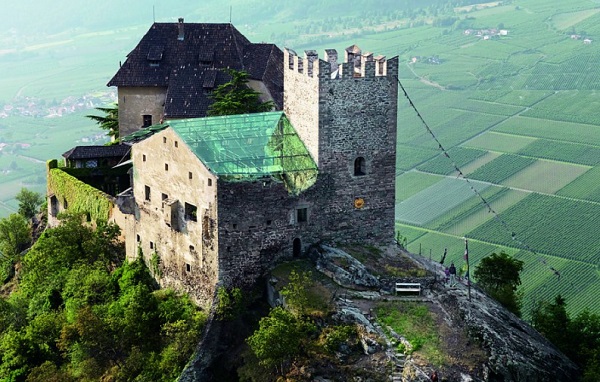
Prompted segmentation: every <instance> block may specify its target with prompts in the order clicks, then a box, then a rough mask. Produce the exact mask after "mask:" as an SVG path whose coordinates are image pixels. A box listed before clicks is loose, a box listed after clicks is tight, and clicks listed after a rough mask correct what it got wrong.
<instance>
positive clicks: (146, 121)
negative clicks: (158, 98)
mask: <svg viewBox="0 0 600 382" xmlns="http://www.w3.org/2000/svg"><path fill="white" fill-rule="evenodd" d="M142 123H143V125H142V127H149V126H152V115H150V114H144V115H143V116H142Z"/></svg>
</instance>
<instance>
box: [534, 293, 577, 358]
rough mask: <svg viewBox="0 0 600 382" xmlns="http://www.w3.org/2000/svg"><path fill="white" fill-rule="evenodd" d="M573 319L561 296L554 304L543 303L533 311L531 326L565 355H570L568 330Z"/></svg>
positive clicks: (556, 298) (537, 305)
mask: <svg viewBox="0 0 600 382" xmlns="http://www.w3.org/2000/svg"><path fill="white" fill-rule="evenodd" d="M570 324H571V319H570V317H569V315H568V314H567V304H566V302H565V299H564V298H562V296H561V295H558V296H556V297H555V299H554V302H553V303H548V302H546V301H542V302H540V303H538V304H536V306H535V307H534V308H533V309H532V312H531V325H532V326H533V327H534V328H535V329H536V330H537V331H538V332H540V334H541V335H543V336H544V337H546V339H547V340H548V341H550V342H552V343H553V344H554V345H555V346H556V347H557V348H559V349H560V350H561V351H562V352H565V354H569V353H568V351H569V350H571V349H570V347H571V343H570V338H571V336H570V335H569V332H568V330H567V329H568V328H569V325H570Z"/></svg>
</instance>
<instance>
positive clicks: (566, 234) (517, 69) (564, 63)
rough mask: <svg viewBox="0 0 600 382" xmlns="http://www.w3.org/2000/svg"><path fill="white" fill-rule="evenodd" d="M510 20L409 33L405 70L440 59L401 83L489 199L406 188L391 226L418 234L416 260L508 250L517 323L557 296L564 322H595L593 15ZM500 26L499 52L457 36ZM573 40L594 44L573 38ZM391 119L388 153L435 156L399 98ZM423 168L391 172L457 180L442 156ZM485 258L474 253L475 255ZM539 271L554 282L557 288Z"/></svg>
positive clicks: (500, 16) (598, 76)
mask: <svg viewBox="0 0 600 382" xmlns="http://www.w3.org/2000/svg"><path fill="white" fill-rule="evenodd" d="M518 8H519V9H515V7H514V6H511V5H507V6H499V7H494V8H489V9H486V10H483V11H472V12H469V13H468V17H469V19H468V20H465V21H464V22H463V23H462V24H461V25H462V28H457V30H449V31H441V32H442V33H441V34H440V30H439V29H437V30H436V28H431V29H430V32H431V35H430V36H428V37H426V36H425V34H424V32H423V31H422V30H419V34H420V37H422V40H421V41H420V42H419V43H418V44H415V46H414V48H413V49H408V50H407V51H406V53H405V52H404V51H400V52H401V57H404V58H405V59H406V60H407V61H408V60H409V59H410V58H411V57H413V56H417V55H420V56H426V57H427V56H434V55H436V56H438V57H439V59H440V64H437V65H432V64H428V63H426V62H424V61H422V60H420V61H418V62H417V63H414V64H406V67H405V68H404V67H403V66H402V65H401V67H400V73H401V81H402V82H403V84H406V88H407V91H408V92H409V96H410V97H411V99H412V101H413V103H414V105H415V106H416V108H417V109H418V111H419V113H420V114H421V116H422V117H423V118H424V119H425V121H426V123H427V124H428V125H429V127H430V128H431V130H432V131H433V133H434V134H435V135H436V137H437V138H438V140H439V141H440V143H441V144H442V145H443V147H444V148H446V149H447V150H448V153H449V155H450V157H451V158H453V160H454V163H455V164H456V165H457V166H458V167H459V168H460V169H461V170H462V173H463V174H466V176H467V177H468V178H469V179H478V180H482V181H485V182H490V183H493V184H496V185H497V186H494V187H489V188H486V189H484V190H480V191H479V195H477V194H476V193H475V192H473V191H472V190H469V193H470V194H471V196H470V197H467V196H466V195H465V194H461V193H460V192H457V188H456V186H450V184H451V183H448V184H447V185H446V183H444V182H443V181H440V182H437V183H435V184H434V185H432V184H431V183H429V182H425V179H426V178H423V180H421V179H420V178H419V177H417V176H413V178H411V181H413V182H415V183H416V184H415V185H414V186H412V187H408V189H410V190H412V191H411V193H410V195H405V196H403V198H401V199H398V204H397V206H396V212H397V216H396V218H397V221H398V223H399V224H400V226H399V229H400V230H405V231H406V230H407V229H408V227H412V229H422V230H423V231H422V232H423V234H422V235H419V236H418V238H416V239H414V240H413V241H409V249H410V250H411V251H413V252H417V251H418V250H419V248H421V251H422V254H423V255H424V256H428V255H429V251H432V253H433V254H434V256H433V257H436V256H438V257H439V256H440V255H441V251H443V247H444V246H446V245H447V246H448V247H452V248H453V249H452V250H453V252H455V253H460V252H461V247H462V239H461V238H462V237H463V236H468V237H472V238H474V239H477V240H476V241H477V242H481V243H488V245H489V244H493V245H495V246H496V248H497V250H502V249H504V250H506V248H508V247H512V248H513V249H511V251H512V252H513V253H517V252H518V254H517V257H519V258H521V259H522V260H524V261H525V270H524V273H523V290H524V292H525V300H524V302H525V309H524V313H525V315H526V316H527V315H528V312H527V309H528V308H529V307H531V306H532V305H531V304H532V302H533V301H539V300H540V299H552V298H553V297H554V296H555V295H556V294H558V293H560V294H562V295H563V296H566V298H567V304H568V307H569V309H570V310H571V311H572V312H574V313H576V312H579V311H581V310H582V309H584V308H586V307H588V308H590V309H592V310H593V311H595V312H596V313H600V304H599V303H598V302H597V299H596V298H595V297H594V296H597V295H598V293H599V292H600V273H599V272H598V266H599V265H600V264H599V261H600V260H599V259H600V253H598V250H597V248H600V238H599V237H598V235H597V234H596V226H598V218H597V217H596V216H598V215H599V214H600V210H598V206H599V204H596V203H600V143H598V142H600V126H599V125H600V71H599V70H598V69H597V62H598V61H599V60H600V55H599V54H598V53H597V47H596V45H597V41H594V40H596V38H595V37H597V36H595V35H594V34H595V33H598V34H600V11H599V10H598V8H597V6H595V5H594V4H591V3H590V4H579V3H578V4H572V3H568V2H565V1H559V0H549V1H543V0H525V1H523V2H520V3H519V7H518ZM525 10H526V11H525ZM501 23H502V24H503V26H504V28H506V29H507V30H508V31H509V32H508V35H507V36H504V37H500V38H497V39H490V40H488V41H483V40H482V39H480V38H477V37H474V36H466V35H464V34H463V33H462V32H463V29H465V28H466V27H467V25H468V27H470V28H473V29H484V28H489V27H495V26H497V25H499V24H501ZM573 33H579V34H581V35H584V36H590V38H591V39H592V40H593V41H592V43H591V44H584V43H583V38H581V39H580V40H575V39H571V37H570V35H571V34H573ZM408 43H413V44H414V42H413V41H410V42H408ZM419 79H421V81H420V82H418V81H417V80H419ZM399 106H400V110H399V122H400V124H399V127H400V128H399V137H398V139H399V142H400V143H401V144H402V145H404V146H408V147H410V148H411V150H413V151H414V150H418V149H431V150H435V149H436V147H437V144H436V143H435V141H434V140H433V139H432V137H431V136H430V135H429V133H428V132H427V131H426V129H425V128H424V126H423V124H422V122H421V121H420V120H419V119H418V118H416V117H415V111H414V110H412V108H411V107H410V105H408V104H407V102H406V100H405V99H404V98H403V97H400V101H399ZM457 112H459V114H457ZM408 125H409V126H408ZM399 147H400V146H399ZM466 149H476V150H478V151H470V150H466ZM409 153H410V151H409ZM475 153H477V155H475ZM409 155H410V154H409ZM424 157H425V156H422V157H419V158H418V159H419V160H416V157H415V160H413V161H412V163H409V162H408V161H406V162H405V163H406V166H404V167H403V168H402V169H403V170H404V171H407V170H410V169H411V168H416V169H418V170H419V171H425V172H430V173H436V174H441V175H444V176H447V177H448V182H457V181H459V180H460V179H456V174H455V171H454V166H453V164H452V162H451V161H449V160H448V159H447V158H446V157H445V156H444V155H442V154H438V155H437V156H435V157H430V158H427V159H426V160H425V161H422V159H423V158H424ZM411 164H412V165H413V167H410V168H409V166H410V165H411ZM421 182H422V183H421ZM416 190H420V191H418V192H416V193H413V192H414V191H416ZM552 195H557V196H559V197H557V196H552ZM590 202H594V203H590ZM490 209H491V210H492V211H494V212H496V213H497V214H499V217H500V218H501V219H503V221H505V223H506V224H507V226H506V227H505V226H504V225H503V224H501V223H500V222H499V220H498V219H496V218H495V215H494V213H491V212H490ZM507 230H510V232H515V234H516V235H515V240H513V239H512V237H511V235H510V233H509V231H507ZM413 236H414V235H413ZM411 237H412V236H411ZM442 243H444V244H442ZM520 243H523V245H524V246H523V245H521V244H520ZM484 248H485V249H479V248H477V247H476V246H474V247H472V251H473V252H478V251H481V252H484V253H485V252H487V247H484ZM524 248H529V249H531V250H533V251H534V253H532V252H530V251H527V250H523V249H524ZM482 255H483V254H477V255H474V256H482ZM457 256H458V255H457ZM479 258H480V257H479ZM550 267H553V268H554V269H557V270H559V271H560V273H561V275H562V276H561V280H560V282H557V280H556V279H557V277H556V275H555V274H554V272H553V271H551V270H550ZM578 275H581V277H579V276H578Z"/></svg>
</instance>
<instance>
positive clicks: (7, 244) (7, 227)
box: [0, 214, 31, 259]
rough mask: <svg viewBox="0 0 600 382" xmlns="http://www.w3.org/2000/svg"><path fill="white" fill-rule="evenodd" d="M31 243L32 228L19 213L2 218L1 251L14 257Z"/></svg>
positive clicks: (0, 227)
mask: <svg viewBox="0 0 600 382" xmlns="http://www.w3.org/2000/svg"><path fill="white" fill-rule="evenodd" d="M29 243H31V228H30V227H29V223H27V220H26V219H25V218H24V217H23V216H22V215H19V214H11V215H10V216H9V217H7V218H4V219H0V253H2V254H3V255H4V256H5V257H8V258H9V259H14V258H15V257H16V256H17V255H18V254H19V253H21V251H23V250H24V249H25V248H27V246H28V245H29Z"/></svg>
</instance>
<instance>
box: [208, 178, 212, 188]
mask: <svg viewBox="0 0 600 382" xmlns="http://www.w3.org/2000/svg"><path fill="white" fill-rule="evenodd" d="M210 186H212V179H209V180H208V187H210Z"/></svg>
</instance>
